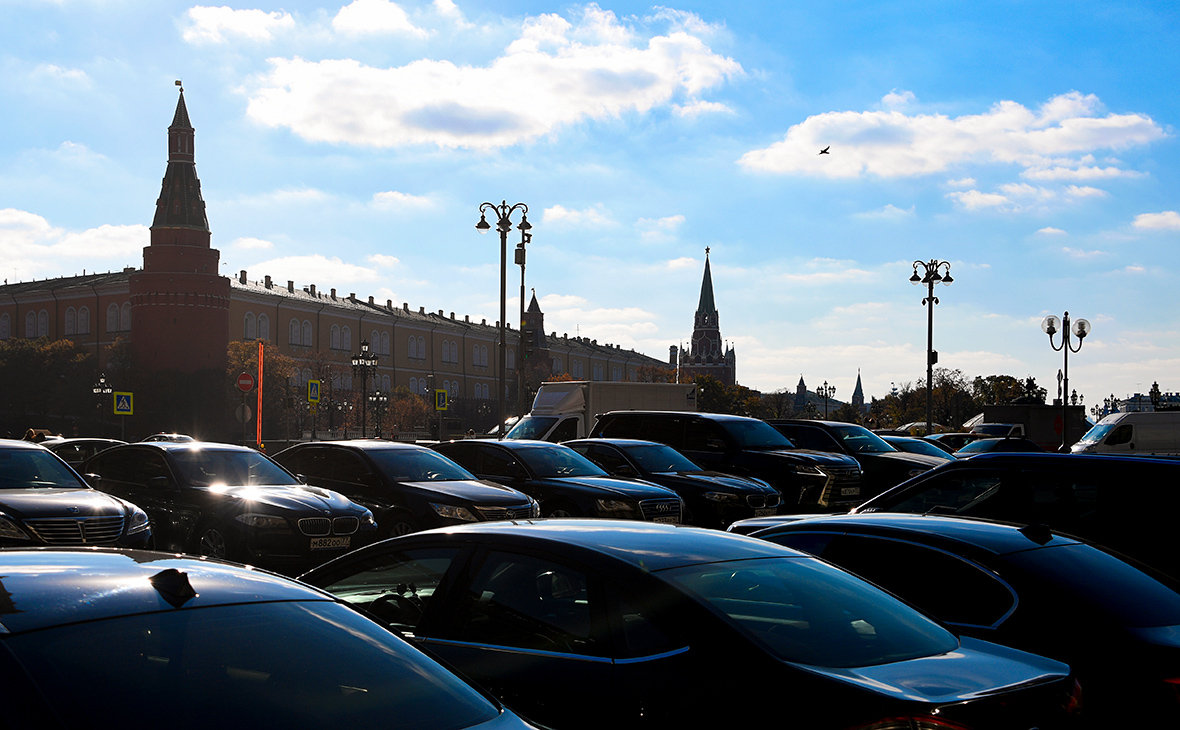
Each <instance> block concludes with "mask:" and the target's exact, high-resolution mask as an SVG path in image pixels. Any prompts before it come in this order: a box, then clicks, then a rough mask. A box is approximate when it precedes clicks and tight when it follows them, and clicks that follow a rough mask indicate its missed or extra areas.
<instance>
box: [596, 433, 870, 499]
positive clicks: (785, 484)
mask: <svg viewBox="0 0 1180 730" xmlns="http://www.w3.org/2000/svg"><path fill="white" fill-rule="evenodd" d="M592 435H593V436H596V437H600V438H626V439H642V440H645V441H657V442H659V443H661V444H667V445H668V446H671V447H672V448H674V449H676V450H677V451H679V452H681V453H682V454H684V455H685V456H687V457H688V458H689V459H691V460H692V461H694V462H696V463H697V464H700V465H701V466H702V467H703V468H705V469H711V470H713V471H720V472H725V473H726V474H736V475H738V476H746V477H755V478H757V479H761V480H763V481H765V482H768V483H769V484H770V486H772V487H774V488H775V489H777V490H778V491H779V493H780V494H782V496H783V504H784V505H787V506H791V505H801V506H803V507H806V508H812V509H816V510H831V509H841V508H843V509H847V508H849V507H852V506H853V505H856V504H859V503H860V502H861V501H863V498H862V497H861V493H860V484H861V482H860V478H861V476H860V466H859V465H858V464H857V463H856V460H855V459H853V458H852V457H849V456H845V455H843V454H827V453H823V452H820V451H808V450H804V449H799V448H796V447H795V444H793V443H791V441H790V440H789V439H787V437H785V436H783V435H782V434H781V433H779V432H778V431H776V430H774V429H773V428H771V427H770V426H769V425H767V423H766V422H765V421H760V420H758V419H757V418H746V417H744V416H729V415H724V414H720V413H680V412H664V411H612V412H610V413H604V414H603V415H601V416H599V417H598V421H597V422H596V423H595V424H594V429H593V431H592Z"/></svg>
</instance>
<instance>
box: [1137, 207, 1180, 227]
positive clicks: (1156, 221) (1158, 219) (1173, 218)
mask: <svg viewBox="0 0 1180 730" xmlns="http://www.w3.org/2000/svg"><path fill="white" fill-rule="evenodd" d="M1131 225H1133V226H1135V227H1136V228H1145V229H1147V230H1150V231H1180V213H1177V212H1176V211H1174V210H1166V211H1164V212H1163V213H1143V214H1141V215H1137V216H1135V222H1134V223H1132V224H1131Z"/></svg>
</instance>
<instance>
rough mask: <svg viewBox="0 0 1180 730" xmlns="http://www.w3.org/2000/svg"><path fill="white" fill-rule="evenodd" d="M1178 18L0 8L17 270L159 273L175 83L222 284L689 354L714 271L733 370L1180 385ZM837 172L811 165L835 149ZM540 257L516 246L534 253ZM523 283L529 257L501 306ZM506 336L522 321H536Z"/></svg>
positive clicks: (1094, 12)
mask: <svg viewBox="0 0 1180 730" xmlns="http://www.w3.org/2000/svg"><path fill="white" fill-rule="evenodd" d="M1178 31H1180V11H1178V10H1177V9H1176V6H1175V4H1173V3H1127V2H1100V3H1099V2H1084V1H1083V2H1076V3H1070V4H1068V5H1067V4H1064V3H1034V2H993V3H948V2H931V3H921V2H912V1H911V2H905V3H898V2H891V3H886V2H846V3H845V2H831V3H782V2H745V3H704V2H685V3H674V4H671V5H667V6H653V5H648V4H642V3H633V2H610V1H609V0H604V1H603V2H601V3H599V4H593V3H591V4H572V3H571V4H563V3H551V2H550V3H543V2H470V3H469V2H451V1H450V0H434V2H430V1H429V0H416V1H407V2H401V3H393V2H389V1H388V0H356V1H355V2H350V3H344V2H337V3H324V2H303V1H301V0H294V1H292V2H286V3H284V4H281V5H280V4H267V3H257V2H244V3H237V4H234V5H231V6H212V5H210V6H202V5H193V4H190V3H180V2H171V1H168V0H58V1H50V0H42V1H37V0H0V109H3V110H4V113H3V114H0V275H2V277H3V278H6V279H8V280H9V281H18V280H29V279H31V278H38V279H40V278H46V277H52V276H60V275H67V274H73V273H81V272H82V271H83V270H86V271H95V270H98V271H106V270H116V269H119V268H122V267H124V266H139V265H141V264H142V255H141V249H142V247H143V246H145V245H147V243H148V230H147V226H148V225H150V222H151V218H152V214H153V211H154V202H155V199H156V196H157V194H158V192H159V186H160V180H161V178H162V176H163V173H164V168H165V163H166V159H167V154H166V145H165V143H166V128H167V126H168V124H169V123H170V122H171V119H172V113H173V110H174V108H175V104H176V94H177V89H176V87H175V86H174V85H173V82H174V81H175V80H176V79H182V80H183V82H184V88H185V99H186V102H187V105H188V109H189V114H190V118H191V120H192V122H193V126H194V127H195V128H196V153H197V171H198V174H199V175H200V178H201V181H202V187H203V192H204V197H205V200H206V202H207V204H208V215H209V221H210V226H211V228H212V230H213V245H214V246H215V247H217V248H218V249H220V250H221V252H222V262H223V264H224V265H223V267H222V270H223V272H224V273H225V274H227V275H231V274H236V272H238V271H239V270H242V269H245V270H246V271H247V272H248V276H249V278H250V279H252V280H257V279H261V278H262V277H263V276H264V275H268V274H269V275H270V276H271V277H273V278H274V279H275V280H277V281H280V282H285V281H286V280H288V279H290V280H294V281H295V282H296V284H297V285H298V286H306V285H307V284H315V285H316V286H317V287H318V288H319V289H321V290H326V289H330V288H335V289H337V290H338V291H339V292H342V293H349V292H356V294H357V295H358V296H362V297H367V296H369V295H373V296H374V297H376V299H377V300H378V301H384V300H386V299H392V300H393V301H394V302H395V303H396V304H399V305H400V304H401V303H402V302H408V303H409V304H410V306H411V307H414V308H417V307H419V306H424V307H426V309H427V310H439V309H443V310H446V311H448V312H450V311H454V312H456V314H458V315H460V316H461V315H464V314H469V315H471V316H472V317H473V318H476V319H478V318H484V317H486V318H487V319H488V320H489V321H494V320H496V319H497V318H498V314H499V303H498V294H499V250H498V249H499V246H498V241H497V239H496V237H495V234H492V235H489V236H479V235H478V234H477V233H476V231H475V228H474V225H475V223H476V222H477V221H478V219H479V211H478V208H479V205H480V203H482V202H484V201H493V202H499V201H501V200H504V199H506V200H507V201H508V202H509V203H515V202H524V203H526V204H527V205H528V206H529V220H530V222H531V223H532V224H533V226H534V227H533V229H532V233H533V240H532V243H531V245H530V247H529V253H528V268H527V279H528V281H527V284H528V286H529V287H535V288H536V291H537V296H538V298H539V299H540V301H541V304H542V308H543V309H544V310H545V312H546V325H547V329H548V330H549V331H556V332H557V333H558V334H561V333H569V334H571V335H573V334H578V333H580V334H582V335H585V336H589V337H593V338H595V339H597V340H598V341H599V342H611V343H618V344H621V345H623V346H625V347H634V348H636V349H638V350H640V351H643V352H646V353H647V354H649V355H652V356H654V357H659V358H666V357H667V352H668V346H669V345H672V344H677V343H679V342H683V341H686V340H687V338H688V337H689V335H690V334H691V331H692V315H693V311H694V309H695V307H696V303H697V297H698V294H699V290H700V281H701V273H702V267H703V265H704V249H705V247H710V248H711V251H712V257H711V260H712V270H713V282H714V287H715V292H716V301H717V306H718V309H719V311H720V321H721V330H722V334H723V336H724V337H725V338H726V339H727V340H728V341H729V342H730V343H731V344H732V345H733V346H734V347H736V349H737V356H738V360H737V361H738V379H739V381H740V382H741V383H742V384H744V385H747V386H750V387H753V388H758V389H761V390H766V391H769V390H775V389H778V388H783V387H789V388H793V387H794V385H795V383H796V382H797V381H798V379H799V377H800V375H802V376H803V377H804V378H805V379H806V381H807V383H808V385H809V386H811V387H814V386H816V385H819V384H820V383H821V382H823V381H825V380H826V381H828V382H829V383H831V384H833V385H835V386H836V389H837V390H836V397H837V399H841V400H843V399H846V398H847V397H848V396H849V395H850V394H851V392H852V387H853V384H854V383H855V380H856V374H857V371H858V369H859V370H860V372H861V374H862V377H863V380H864V385H865V389H866V393H867V394H868V395H877V396H881V395H884V394H885V393H887V392H888V390H889V387H890V384H891V383H896V384H898V385H901V384H902V383H906V382H910V383H913V382H915V381H917V380H918V379H920V378H922V377H924V374H925V347H926V311H925V309H924V308H923V306H922V304H921V301H922V297H923V295H924V289H923V288H919V287H914V286H911V285H910V284H909V282H908V278H909V276H910V274H911V271H912V263H913V262H914V261H915V260H923V261H925V260H930V259H941V260H946V261H949V262H951V267H952V268H951V272H952V275H953V276H954V279H955V282H954V284H953V285H951V286H949V287H943V286H939V287H938V288H937V291H936V295H937V296H938V297H939V299H940V304H939V305H938V306H937V308H936V311H935V318H934V327H935V332H934V337H935V349H937V350H939V352H940V365H941V366H944V367H949V368H957V369H960V370H962V371H963V372H964V373H966V374H967V375H968V376H975V375H990V374H996V373H1003V374H1010V375H1015V376H1017V377H1024V376H1026V375H1032V376H1034V377H1036V378H1037V380H1038V382H1039V383H1040V384H1042V385H1044V386H1047V387H1049V388H1050V390H1054V389H1055V383H1056V380H1055V378H1056V373H1057V370H1058V369H1059V368H1060V367H1061V355H1060V354H1059V353H1056V352H1054V351H1053V350H1052V349H1051V348H1050V347H1049V343H1048V342H1046V340H1047V337H1046V336H1045V335H1044V333H1042V331H1041V329H1040V326H1039V325H1040V322H1041V320H1042V319H1043V318H1044V317H1045V316H1046V315H1049V314H1055V315H1057V316H1061V315H1062V314H1063V312H1064V311H1066V310H1068V311H1069V312H1070V313H1071V316H1073V317H1074V318H1078V317H1083V318H1086V319H1088V320H1089V321H1090V322H1091V324H1092V325H1093V333H1092V334H1091V336H1090V337H1089V338H1087V339H1086V341H1085V345H1084V346H1083V349H1082V351H1081V352H1080V353H1078V354H1076V355H1072V356H1071V357H1070V366H1071V367H1070V376H1071V377H1070V384H1071V387H1072V388H1075V389H1076V390H1078V391H1079V392H1081V393H1082V394H1084V396H1085V397H1086V402H1087V404H1092V403H1094V402H1098V401H1100V400H1101V399H1102V397H1103V396H1106V395H1109V394H1110V393H1112V392H1113V393H1115V394H1116V395H1118V396H1120V397H1124V396H1126V395H1129V394H1130V393H1133V392H1135V391H1143V392H1146V391H1147V389H1148V388H1149V387H1150V385H1151V383H1152V382H1153V381H1156V380H1158V381H1159V384H1160V387H1161V388H1162V389H1164V390H1172V391H1176V390H1180V323H1178V322H1177V315H1178V314H1180V307H1178V306H1177V305H1178V302H1177V294H1176V290H1177V286H1178V284H1180V280H1178V279H1177V271H1178V267H1177V264H1178V263H1180V262H1178V244H1180V158H1178V155H1177V152H1178V150H1180V147H1178V143H1177V127H1178V126H1180V94H1178V93H1177V87H1176V80H1175V74H1176V69H1177V68H1180V32H1178ZM829 145H830V147H831V152H830V154H828V155H822V156H821V155H819V154H818V151H819V150H820V149H821V148H823V147H827V146H829ZM517 240H518V239H517V236H513V237H511V238H510V245H514V244H515V243H516V241H517ZM519 277H520V270H519V268H518V267H516V266H514V265H513V264H512V263H511V255H510V256H509V271H508V289H509V293H510V296H511V297H512V298H511V300H510V301H509V312H510V313H511V312H514V311H516V308H517V300H516V297H515V293H516V292H517V291H519V281H520V279H519ZM510 318H511V319H513V320H515V317H514V316H513V315H511V314H510Z"/></svg>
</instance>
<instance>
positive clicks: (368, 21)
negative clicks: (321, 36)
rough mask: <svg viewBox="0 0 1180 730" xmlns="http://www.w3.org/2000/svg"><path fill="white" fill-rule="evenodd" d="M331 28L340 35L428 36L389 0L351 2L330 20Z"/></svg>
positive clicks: (398, 6) (399, 7)
mask: <svg viewBox="0 0 1180 730" xmlns="http://www.w3.org/2000/svg"><path fill="white" fill-rule="evenodd" d="M451 7H452V8H453V7H454V4H453V3H452V5H451ZM332 27H333V28H335V29H336V30H337V31H339V32H341V33H357V34H362V33H404V34H407V35H412V36H417V37H418V38H425V37H426V36H428V35H429V33H428V32H427V31H425V30H423V29H422V28H419V27H417V26H415V25H414V24H413V22H411V21H410V16H408V15H406V11H405V10H402V8H401V6H400V5H398V4H397V3H392V2H389V0H353V2H352V3H351V4H349V5H345V6H344V7H342V8H340V12H338V13H336V17H335V18H332Z"/></svg>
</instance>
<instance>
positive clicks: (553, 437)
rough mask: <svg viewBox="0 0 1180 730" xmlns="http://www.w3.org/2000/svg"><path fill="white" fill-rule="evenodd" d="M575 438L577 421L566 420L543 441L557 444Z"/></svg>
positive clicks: (574, 419)
mask: <svg viewBox="0 0 1180 730" xmlns="http://www.w3.org/2000/svg"><path fill="white" fill-rule="evenodd" d="M577 437H578V419H576V418H567V419H565V420H564V421H562V422H561V424H560V425H559V426H558V427H557V428H555V429H553V433H551V434H549V436H548V437H547V438H546V439H545V440H546V441H551V442H553V443H555V444H559V443H561V442H562V441H569V440H570V439H576V438H577Z"/></svg>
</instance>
